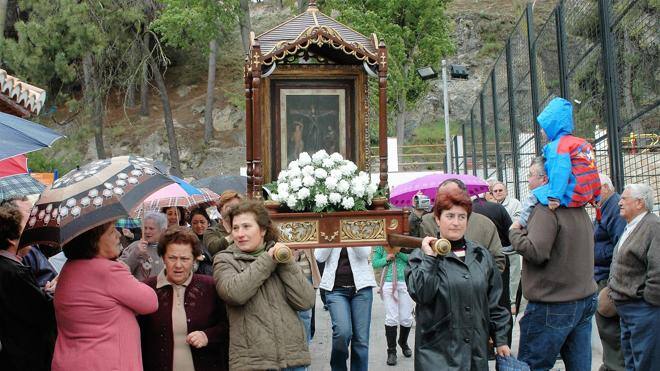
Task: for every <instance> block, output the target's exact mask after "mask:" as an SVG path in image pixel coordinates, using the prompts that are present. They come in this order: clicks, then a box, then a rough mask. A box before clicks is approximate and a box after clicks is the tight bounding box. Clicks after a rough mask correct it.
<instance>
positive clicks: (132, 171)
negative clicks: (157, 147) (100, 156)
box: [19, 156, 173, 246]
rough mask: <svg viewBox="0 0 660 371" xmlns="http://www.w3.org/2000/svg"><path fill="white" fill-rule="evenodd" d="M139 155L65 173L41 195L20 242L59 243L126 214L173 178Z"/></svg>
mask: <svg viewBox="0 0 660 371" xmlns="http://www.w3.org/2000/svg"><path fill="white" fill-rule="evenodd" d="M153 165H154V164H153V161H152V160H151V159H148V158H144V157H137V156H120V157H113V158H110V159H104V160H98V161H94V162H92V163H90V164H87V165H85V166H83V167H81V168H79V169H75V170H72V171H70V172H69V173H68V174H66V175H65V176H63V177H62V178H60V179H58V180H56V181H55V182H54V183H53V184H52V185H51V186H49V187H48V188H46V190H45V191H44V192H43V193H42V194H41V197H40V198H39V200H38V201H37V203H36V204H35V205H34V207H33V208H32V211H31V212H30V218H29V219H28V222H27V225H26V226H25V230H24V231H23V235H22V236H21V241H20V243H19V245H20V246H26V245H32V244H46V245H51V246H62V245H64V244H66V243H67V242H69V241H71V240H72V239H73V238H74V237H76V236H79V235H80V234H82V233H84V232H86V231H88V230H90V229H92V228H94V227H97V226H99V225H102V224H104V223H107V222H110V221H115V220H116V219H119V218H122V217H127V216H128V215H129V213H130V212H131V211H132V210H133V209H134V208H135V207H137V206H138V205H140V204H141V203H142V201H143V200H144V199H145V198H147V197H148V196H149V195H150V194H151V193H153V192H155V191H157V190H158V189H160V188H162V187H165V186H167V185H168V184H171V183H172V182H173V180H172V178H170V177H168V176H166V175H164V174H162V173H161V172H159V171H158V170H156V169H155V167H154V166H153Z"/></svg>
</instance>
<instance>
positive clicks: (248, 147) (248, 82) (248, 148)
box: [243, 56, 253, 195]
mask: <svg viewBox="0 0 660 371" xmlns="http://www.w3.org/2000/svg"><path fill="white" fill-rule="evenodd" d="M249 58H250V57H249V56H248V60H247V61H246V63H245V66H244V67H243V80H244V85H245V162H246V165H247V188H246V189H245V192H246V193H247V194H248V195H250V194H251V193H252V184H253V180H252V176H253V172H252V69H251V68H250V60H249Z"/></svg>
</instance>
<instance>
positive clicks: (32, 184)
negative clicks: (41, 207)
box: [0, 155, 46, 200]
mask: <svg viewBox="0 0 660 371" xmlns="http://www.w3.org/2000/svg"><path fill="white" fill-rule="evenodd" d="M44 188H46V186H45V185H43V184H41V183H40V182H39V181H38V180H36V179H34V178H33V177H31V176H30V174H29V173H28V168H27V157H25V155H17V156H14V157H10V158H7V159H4V160H2V161H0V200H6V199H9V198H13V197H21V196H28V195H33V194H39V193H41V192H42V191H43V190H44Z"/></svg>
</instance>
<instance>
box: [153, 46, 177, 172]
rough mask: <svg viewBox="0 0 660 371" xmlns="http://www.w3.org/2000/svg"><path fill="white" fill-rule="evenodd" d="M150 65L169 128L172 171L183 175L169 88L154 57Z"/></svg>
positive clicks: (167, 128)
mask: <svg viewBox="0 0 660 371" xmlns="http://www.w3.org/2000/svg"><path fill="white" fill-rule="evenodd" d="M149 67H151V73H152V74H153V76H154V80H155V81H156V87H157V88H158V93H159V94H160V100H161V102H162V103H163V116H164V119H165V129H166V130H167V143H168V144H169V147H170V161H171V164H172V167H171V169H170V173H172V175H176V176H178V177H180V176H181V161H180V160H179V148H178V147H177V144H176V135H175V134H174V120H173V119H172V108H171V107H170V98H169V97H168V96H167V88H166V87H165V81H164V80H163V75H161V73H160V69H159V68H158V65H157V64H156V62H154V59H153V57H150V58H149Z"/></svg>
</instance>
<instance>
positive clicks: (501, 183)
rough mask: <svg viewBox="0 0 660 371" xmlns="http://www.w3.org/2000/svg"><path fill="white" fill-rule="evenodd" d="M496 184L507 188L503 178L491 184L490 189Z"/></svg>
mask: <svg viewBox="0 0 660 371" xmlns="http://www.w3.org/2000/svg"><path fill="white" fill-rule="evenodd" d="M496 185H501V186H502V187H504V189H506V184H504V182H503V181H501V180H496V181H494V182H493V183H492V184H491V185H490V189H493V188H495V186H496Z"/></svg>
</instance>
